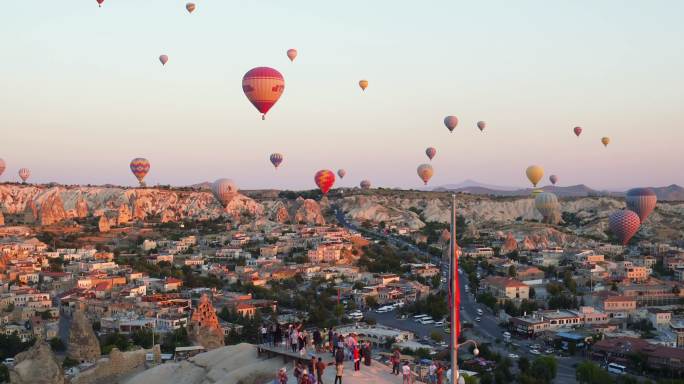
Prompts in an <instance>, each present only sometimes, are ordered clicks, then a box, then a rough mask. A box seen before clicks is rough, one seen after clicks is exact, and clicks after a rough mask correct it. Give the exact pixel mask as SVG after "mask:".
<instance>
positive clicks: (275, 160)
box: [270, 153, 283, 169]
mask: <svg viewBox="0 0 684 384" xmlns="http://www.w3.org/2000/svg"><path fill="white" fill-rule="evenodd" d="M270 159H271V164H273V166H274V167H275V168H276V169H278V166H279V165H280V163H282V162H283V155H281V154H280V153H272V154H271V157H270Z"/></svg>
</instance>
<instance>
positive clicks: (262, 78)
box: [242, 67, 285, 119]
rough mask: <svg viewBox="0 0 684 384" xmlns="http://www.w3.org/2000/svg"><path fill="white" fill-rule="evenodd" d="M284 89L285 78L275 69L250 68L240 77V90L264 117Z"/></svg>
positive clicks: (263, 117)
mask: <svg viewBox="0 0 684 384" xmlns="http://www.w3.org/2000/svg"><path fill="white" fill-rule="evenodd" d="M284 90H285V79H283V75H281V74H280V72H278V71H277V70H275V69H273V68H269V67H257V68H252V69H250V70H249V72H247V73H245V76H244V77H243V78H242V91H243V92H244V93H245V96H247V99H249V101H250V102H251V103H252V105H254V107H255V108H256V109H257V110H258V111H259V112H261V118H262V119H265V118H266V114H267V113H268V111H269V110H270V109H271V107H273V105H274V104H275V103H276V102H277V101H278V99H280V96H281V95H282V94H283V91H284Z"/></svg>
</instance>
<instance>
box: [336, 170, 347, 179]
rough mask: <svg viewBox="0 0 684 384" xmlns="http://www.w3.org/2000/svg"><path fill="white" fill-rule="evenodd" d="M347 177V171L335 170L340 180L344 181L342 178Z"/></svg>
mask: <svg viewBox="0 0 684 384" xmlns="http://www.w3.org/2000/svg"><path fill="white" fill-rule="evenodd" d="M346 175H347V171H345V170H344V169H338V170H337V176H339V177H340V179H344V177H345V176H346Z"/></svg>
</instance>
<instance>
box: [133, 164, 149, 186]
mask: <svg viewBox="0 0 684 384" xmlns="http://www.w3.org/2000/svg"><path fill="white" fill-rule="evenodd" d="M130 167H131V172H133V175H134V176H135V178H136V179H138V182H140V186H141V187H144V186H145V182H144V181H143V180H144V179H145V176H146V175H147V172H149V171H150V162H149V161H147V159H144V158H142V157H136V158H135V159H133V160H131V164H130Z"/></svg>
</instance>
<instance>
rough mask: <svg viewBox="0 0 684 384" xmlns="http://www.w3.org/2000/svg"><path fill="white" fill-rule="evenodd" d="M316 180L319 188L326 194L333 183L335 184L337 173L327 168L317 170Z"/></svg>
mask: <svg viewBox="0 0 684 384" xmlns="http://www.w3.org/2000/svg"><path fill="white" fill-rule="evenodd" d="M314 181H315V182H316V185H317V186H318V188H320V190H321V192H323V194H324V195H326V194H327V193H328V191H329V190H330V188H332V186H333V184H335V174H334V173H333V172H332V171H329V170H327V169H322V170H320V171H318V172H316V175H315V176H314Z"/></svg>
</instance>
